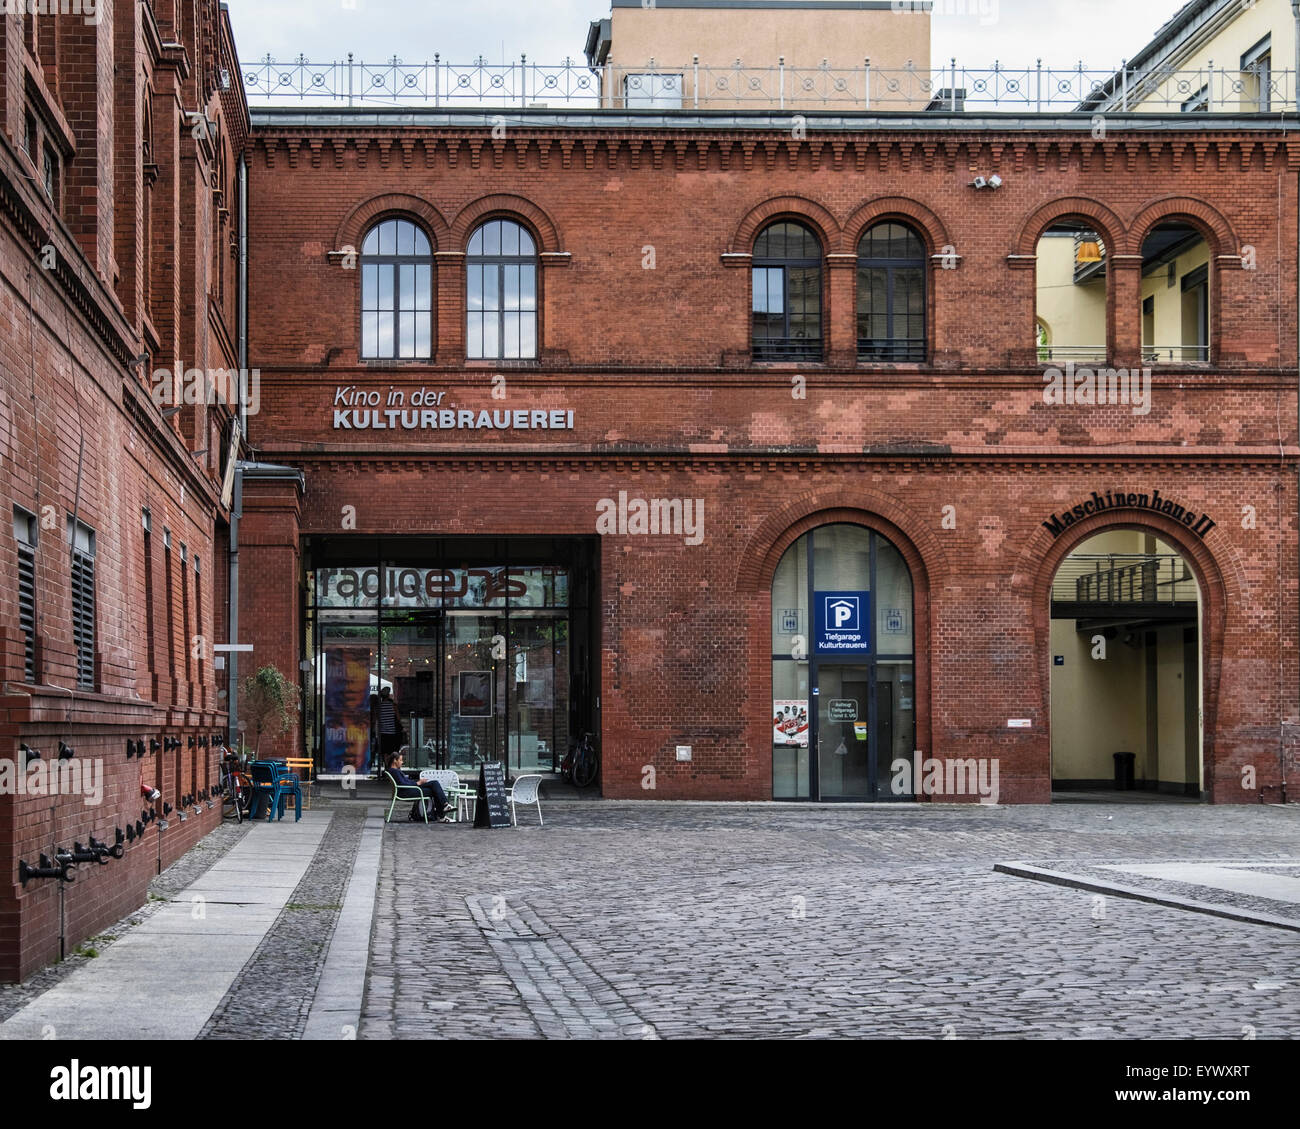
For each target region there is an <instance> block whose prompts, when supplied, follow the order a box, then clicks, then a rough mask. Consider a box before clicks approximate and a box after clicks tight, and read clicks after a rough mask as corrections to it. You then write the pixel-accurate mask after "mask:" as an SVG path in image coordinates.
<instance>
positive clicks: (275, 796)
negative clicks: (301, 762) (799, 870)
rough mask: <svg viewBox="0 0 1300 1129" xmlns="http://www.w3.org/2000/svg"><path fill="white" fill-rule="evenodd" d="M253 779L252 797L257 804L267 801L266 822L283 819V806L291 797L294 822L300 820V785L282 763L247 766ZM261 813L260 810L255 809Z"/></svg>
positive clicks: (294, 775)
mask: <svg viewBox="0 0 1300 1129" xmlns="http://www.w3.org/2000/svg"><path fill="white" fill-rule="evenodd" d="M248 771H249V775H250V776H251V777H252V779H253V797H254V800H255V801H256V802H258V803H260V802H261V797H262V796H265V797H266V800H267V806H266V821H267V822H268V823H270V822H271V820H272V819H283V818H284V808H285V804H286V803H287V802H288V800H289V797H290V796H292V797H293V807H294V822H295V823H297V822H298V821H299V820H300V819H302V785H301V784H300V782H299V780H298V777H297V775H296V774H295V773H292V772H290V771H289V769H288V766H287V765H286V764H285V763H284V761H254V762H253V763H252V764H251V765H249V766H248ZM257 811H259V812H260V811H261V808H260V807H259V808H257Z"/></svg>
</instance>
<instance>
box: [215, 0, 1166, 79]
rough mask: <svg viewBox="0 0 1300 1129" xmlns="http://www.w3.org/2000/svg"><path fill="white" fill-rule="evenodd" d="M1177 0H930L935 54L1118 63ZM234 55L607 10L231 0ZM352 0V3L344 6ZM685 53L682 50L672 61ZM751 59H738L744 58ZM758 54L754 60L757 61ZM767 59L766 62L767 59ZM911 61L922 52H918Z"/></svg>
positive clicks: (488, 46) (372, 51)
mask: <svg viewBox="0 0 1300 1129" xmlns="http://www.w3.org/2000/svg"><path fill="white" fill-rule="evenodd" d="M1182 2H1183V0H936V3H935V14H934V16H933V17H932V24H931V29H932V30H931V45H932V52H931V53H932V62H933V64H934V65H939V64H940V63H946V62H947V60H948V58H949V57H950V56H953V55H956V56H957V59H958V62H959V63H961V64H964V65H966V66H970V67H984V66H987V65H989V64H991V63H992V62H993V61H994V60H995V59H997V60H1000V61H1002V62H1005V63H1012V64H1015V65H1018V66H1032V65H1033V62H1034V60H1035V59H1037V58H1040V57H1041V58H1042V59H1043V62H1044V65H1054V66H1065V65H1072V64H1074V63H1076V62H1078V61H1079V59H1080V58H1082V59H1083V61H1084V65H1085V67H1087V68H1089V69H1096V70H1105V69H1110V68H1114V67H1118V65H1119V61H1120V59H1121V58H1124V57H1131V56H1132V55H1134V54H1135V53H1136V52H1137V50H1138V49H1139V48H1140V47H1141V46H1142V45H1143V44H1145V43H1146V42H1147V40H1149V39H1150V38H1151V36H1152V34H1153V33H1154V32H1155V30H1156V29H1157V28H1158V27H1160V25H1161V24H1163V23H1164V22H1165V21H1166V20H1167V19H1169V17H1170V16H1171V15H1173V13H1174V12H1176V11H1177V10H1178V9H1179V8H1180V7H1181V6H1182ZM228 3H229V7H230V18H231V22H232V24H233V26H234V29H235V43H236V46H237V48H238V50H239V58H240V61H241V62H242V63H251V62H254V61H256V60H259V59H261V58H263V57H264V56H265V55H266V54H267V53H268V52H269V53H270V54H271V55H272V56H273V57H274V58H275V59H276V61H277V62H278V61H282V60H285V59H293V58H296V57H297V56H298V54H299V53H302V54H304V55H306V56H307V58H308V59H309V60H310V61H312V62H328V61H332V60H335V59H343V58H345V57H346V56H347V53H348V52H349V51H351V52H352V53H353V55H354V56H355V57H356V58H357V59H358V60H363V61H365V62H378V61H380V60H383V59H388V58H391V57H392V56H393V55H394V54H396V55H397V56H398V58H400V59H401V60H402V61H403V62H407V63H413V62H425V61H427V60H431V59H432V58H433V55H434V52H435V51H436V52H440V53H441V56H442V59H443V60H444V61H446V60H448V59H450V60H451V61H453V62H460V63H468V62H472V61H473V60H474V59H476V58H478V57H479V56H480V55H482V56H484V57H485V58H486V59H487V60H488V61H489V62H501V61H503V60H512V61H513V60H517V59H518V58H519V55H520V54H521V53H527V55H528V57H529V59H530V60H533V61H536V62H539V63H560V62H563V61H564V58H565V56H569V57H571V58H573V59H575V60H580V59H582V57H583V44H584V42H585V39H586V34H587V25H588V24H589V23H590V22H591V21H592V20H594V19H600V18H602V17H604V16H607V15H609V0H469V2H468V3H466V2H464V0H462V2H460V3H451V2H449V0H435V2H432V3H430V2H423V0H228ZM348 5H351V7H349V6H348ZM679 61H684V60H679ZM749 61H750V60H746V62H749ZM753 62H755V63H758V62H759V60H753ZM764 62H765V61H764ZM918 62H919V60H918Z"/></svg>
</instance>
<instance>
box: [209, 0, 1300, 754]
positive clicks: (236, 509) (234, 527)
mask: <svg viewBox="0 0 1300 1129" xmlns="http://www.w3.org/2000/svg"><path fill="white" fill-rule="evenodd" d="M1297 2H1300V0H1297ZM237 338H238V345H237V347H238V350H239V383H240V389H239V393H240V395H239V443H240V444H242V443H243V442H244V436H245V435H246V434H247V432H248V398H247V396H246V395H245V394H244V393H245V391H246V389H245V388H244V382H245V381H246V379H247V377H246V376H245V374H246V373H247V372H248V162H247V161H246V160H245V159H244V158H243V157H242V156H241V157H240V158H239V312H238V328H237ZM231 457H232V458H234V460H235V488H234V494H233V496H232V498H231V502H230V612H229V615H228V617H227V622H228V623H229V624H230V639H229V642H231V643H238V642H239V519H240V518H241V517H242V516H243V513H244V469H243V460H242V459H240V457H239V450H238V449H236V450H234V451H232V452H231ZM226 655H227V662H228V663H229V666H228V668H227V670H226V709H227V712H228V721H227V725H228V730H229V737H228V739H227V745H228V747H229V748H231V749H234V750H235V751H236V752H238V750H239V747H240V746H239V652H238V651H227V652H226Z"/></svg>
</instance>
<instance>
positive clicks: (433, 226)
mask: <svg viewBox="0 0 1300 1129" xmlns="http://www.w3.org/2000/svg"><path fill="white" fill-rule="evenodd" d="M399 215H400V216H405V217H406V218H407V219H411V220H414V221H415V222H417V223H418V224H419V226H420V227H421V228H423V229H424V233H425V235H427V236H428V237H429V242H430V244H432V247H433V250H435V251H440V250H444V249H445V248H446V247H447V237H448V233H449V231H450V229H449V228H448V226H447V221H446V220H445V219H443V218H442V213H441V212H439V211H438V209H437V208H435V207H434V206H433V205H432V204H430V203H429V202H428V201H427V200H421V199H420V197H418V196H408V195H406V194H405V193H401V192H389V193H385V194H384V195H382V196H372V197H371V198H370V199H369V200H363V201H362V202H361V203H360V204H358V205H357V206H356V207H355V208H353V209H352V210H351V211H350V212H349V213H348V214H347V215H346V216H344V217H343V222H342V223H341V224H339V226H338V230H337V231H336V232H335V233H334V246H335V247H336V248H342V247H355V248H356V249H357V250H358V251H360V249H361V240H362V239H363V238H364V237H365V233H366V232H367V231H368V230H369V229H370V226H371V225H372V224H373V223H374V222H375V221H377V220H379V219H382V218H384V217H388V216H399Z"/></svg>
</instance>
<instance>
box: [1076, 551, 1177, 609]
mask: <svg viewBox="0 0 1300 1129" xmlns="http://www.w3.org/2000/svg"><path fill="white" fill-rule="evenodd" d="M1196 596H1197V588H1196V579H1195V577H1193V575H1192V573H1191V570H1190V569H1189V568H1188V567H1187V562H1186V561H1184V560H1183V558H1182V557H1180V556H1178V555H1177V554H1176V553H1171V554H1166V553H1107V554H1104V555H1102V554H1090V553H1076V554H1074V555H1072V556H1069V557H1067V558H1066V559H1065V560H1064V561H1063V562H1062V564H1061V567H1060V569H1058V570H1057V573H1056V578H1055V579H1054V580H1053V582H1052V600H1053V602H1055V603H1058V604H1059V603H1070V604H1094V605H1096V604H1106V605H1113V604H1135V605H1136V604H1147V605H1161V606H1166V607H1168V606H1174V605H1177V604H1188V603H1193V604H1194V603H1195V602H1196Z"/></svg>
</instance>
